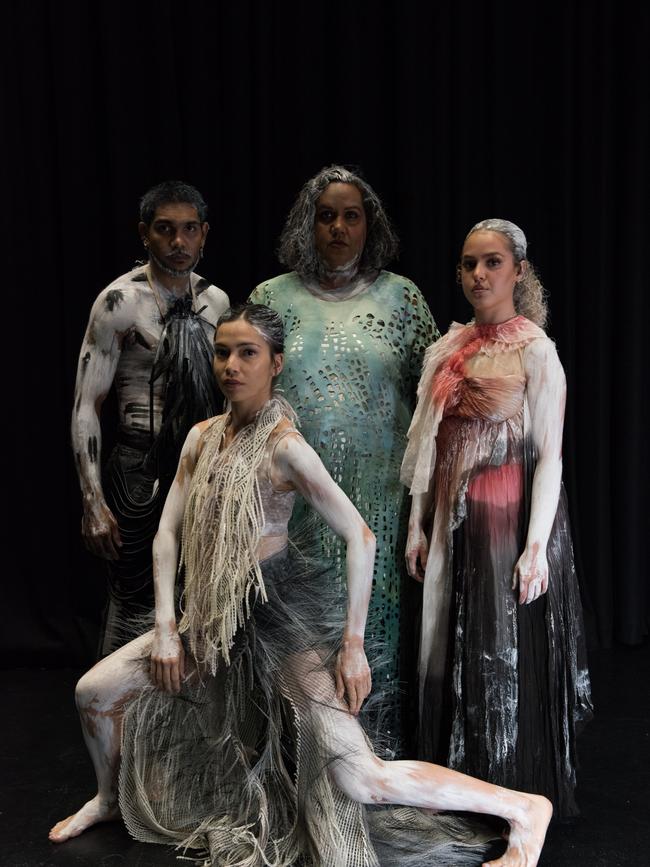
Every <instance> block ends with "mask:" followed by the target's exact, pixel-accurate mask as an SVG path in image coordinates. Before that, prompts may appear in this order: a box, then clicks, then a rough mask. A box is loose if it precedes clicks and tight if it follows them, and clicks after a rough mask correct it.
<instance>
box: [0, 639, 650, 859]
mask: <svg viewBox="0 0 650 867" xmlns="http://www.w3.org/2000/svg"><path fill="white" fill-rule="evenodd" d="M591 671H592V680H593V684H594V694H595V701H596V710H597V715H596V718H595V720H594V721H593V722H592V723H591V724H590V725H589V727H588V728H587V729H586V730H585V732H584V734H583V735H582V738H581V740H580V760H581V769H580V774H579V781H580V785H579V790H578V800H579V802H580V805H581V808H582V811H583V818H582V819H581V820H580V821H579V822H578V823H577V824H576V825H575V826H573V827H564V826H557V827H552V828H551V829H550V831H549V834H548V837H547V843H546V846H545V849H544V852H543V854H542V858H541V860H540V862H539V864H540V867H560V865H562V867H587V865H588V867H628V865H634V867H645V865H650V645H646V646H644V647H641V648H635V649H628V648H616V649H614V650H612V651H599V652H598V653H595V654H592V658H591ZM77 676H78V672H74V671H70V670H67V671H46V670H37V671H34V670H22V671H9V672H3V674H2V678H3V684H4V687H3V694H4V706H5V710H4V712H3V714H2V717H1V721H0V730H1V737H0V743H1V744H2V749H1V759H0V774H1V779H2V791H1V796H2V802H1V815H0V817H1V819H2V825H1V827H2V842H1V844H0V865H3V867H5V865H6V867H50V865H52V867H54V865H56V867H81V865H100V867H127V865H128V867H154V865H155V867H158V865H163V867H164V865H170V867H171V865H175V867H179V865H182V864H187V863H188V862H183V861H178V860H176V858H175V856H174V854H173V852H171V851H169V850H166V849H164V848H163V847H160V846H153V845H145V844H140V843H134V842H133V841H132V840H131V839H130V838H129V837H128V835H127V833H126V831H125V830H124V828H123V827H122V825H121V824H119V823H111V824H107V825H100V826H98V827H97V828H94V829H93V830H91V831H89V832H87V833H86V834H84V835H83V836H81V837H79V838H77V839H75V840H71V841H70V842H68V843H65V844H63V845H61V846H54V845H53V844H51V843H49V842H48V840H47V831H48V829H49V827H50V826H51V825H52V824H54V822H55V821H57V820H58V819H61V818H63V817H65V816H67V815H68V814H69V813H70V812H72V811H73V810H74V809H75V808H77V807H79V806H80V805H81V803H82V802H83V801H84V800H86V799H87V797H88V796H90V794H91V793H92V792H93V775H92V770H91V766H90V761H89V760H88V758H87V756H86V751H85V747H84V745H83V742H82V739H81V734H80V731H79V727H78V723H77V717H76V712H75V709H74V703H73V698H72V694H73V687H74V683H75V681H76V679H77Z"/></svg>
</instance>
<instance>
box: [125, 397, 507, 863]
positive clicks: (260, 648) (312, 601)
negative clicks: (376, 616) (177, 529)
mask: <svg viewBox="0 0 650 867" xmlns="http://www.w3.org/2000/svg"><path fill="white" fill-rule="evenodd" d="M287 412H288V410H287V408H286V405H285V404H284V402H283V401H281V400H278V399H275V400H273V401H271V403H270V404H268V405H267V406H266V408H265V409H264V410H263V411H262V412H261V413H260V414H259V416H258V418H257V420H256V422H255V423H254V424H252V425H251V426H250V427H249V428H246V429H244V430H243V431H241V432H240V434H239V435H238V436H237V437H236V438H235V439H234V440H233V442H232V443H231V445H230V446H229V447H228V448H227V449H225V450H223V451H220V450H219V447H220V444H221V435H222V433H223V430H224V429H225V424H226V423H227V419H220V420H216V421H215V423H214V425H213V426H212V427H211V428H210V430H209V432H208V434H207V438H206V441H205V444H204V448H203V453H202V456H201V459H200V462H199V464H200V465H197V468H196V470H195V477H194V480H193V484H192V490H191V494H190V501H189V504H188V509H187V514H186V517H185V536H184V560H185V563H186V568H187V570H188V571H189V572H191V573H193V575H192V576H190V578H191V581H192V584H191V585H188V587H187V588H186V592H185V612H186V614H185V617H184V622H185V623H186V624H187V626H186V631H185V633H184V640H185V642H186V644H187V645H190V644H191V643H193V645H194V646H195V647H196V649H197V652H198V654H197V656H194V655H192V654H188V665H189V668H190V670H191V672H192V673H191V674H190V676H189V677H188V678H187V679H186V681H185V683H184V684H183V687H182V691H181V693H180V694H179V695H170V694H168V693H165V692H162V691H160V690H158V689H156V688H154V687H151V688H147V689H146V690H144V691H143V692H142V693H141V694H140V695H139V696H138V697H137V698H136V699H135V700H134V701H133V702H132V703H131V704H130V705H129V707H128V710H127V712H126V715H125V718H124V726H123V744H122V765H121V772H120V807H121V811H122V815H123V817H124V820H125V822H126V824H127V827H128V829H129V831H130V832H131V834H132V835H133V836H134V837H136V839H138V840H142V841H149V842H156V843H168V844H170V843H171V844H174V845H176V846H177V847H178V848H179V851H180V852H181V853H182V854H184V855H185V856H186V857H194V858H196V860H197V861H198V862H199V863H201V864H211V865H214V867H217V865H220V867H221V865H231V867H235V865H236V867H263V865H266V867H290V865H294V864H303V865H323V867H371V865H378V864H379V863H384V859H383V856H382V858H381V859H380V858H379V857H378V855H377V851H376V850H375V839H376V840H377V845H378V846H379V850H378V851H382V852H384V851H385V852H386V853H392V856H391V857H393V856H394V855H395V853H396V852H397V853H400V852H401V853H402V854H403V855H404V856H406V855H408V859H409V864H410V865H412V867H424V865H434V867H435V865H439V867H443V865H445V867H450V865H464V864H467V865H478V864H480V863H481V860H482V856H483V853H484V851H485V848H486V845H485V844H486V840H487V839H489V838H491V837H493V836H494V835H493V834H491V833H490V832H486V831H485V829H479V830H478V831H477V830H476V829H474V828H472V827H471V826H470V825H468V823H467V822H465V821H463V820H461V819H457V818H453V817H442V818H441V817H438V816H428V815H426V814H420V813H417V818H416V819H414V816H415V815H416V811H412V810H407V811H404V810H396V811H393V810H383V809H382V810H380V811H377V812H374V811H373V813H372V815H371V816H370V820H369V814H367V812H366V809H365V808H364V807H363V806H362V805H360V804H358V803H356V802H354V801H351V800H350V799H349V798H348V797H346V796H345V795H344V794H343V793H342V792H341V791H340V790H339V789H338V788H337V787H336V786H335V785H334V784H333V783H332V782H331V778H330V774H329V773H328V768H330V767H331V766H332V765H333V763H335V762H337V761H341V760H344V759H345V760H348V759H350V760H353V759H354V753H355V749H358V748H359V745H360V744H361V745H364V746H365V744H366V743H367V742H366V740H365V736H364V734H363V731H362V729H361V728H360V727H359V726H355V727H354V733H355V734H354V739H356V745H355V743H351V742H350V743H348V742H347V741H346V742H345V743H343V742H342V741H341V737H340V731H341V728H342V726H341V723H342V721H343V720H349V719H350V717H349V715H348V714H347V713H346V712H345V711H342V710H340V708H339V707H338V706H337V701H336V697H335V683H334V677H333V666H334V660H335V658H336V652H337V649H338V645H339V642H340V637H341V635H342V630H343V623H342V621H341V618H340V615H339V613H338V612H339V610H340V608H339V606H338V605H337V604H335V601H336V599H337V593H338V587H337V584H336V581H335V580H333V572H332V571H331V570H330V571H327V570H323V568H322V567H319V566H318V564H316V563H315V562H314V561H311V560H309V559H308V558H305V557H304V556H303V555H301V554H299V553H297V552H296V551H295V550H293V549H292V550H291V551H289V550H287V549H285V550H284V551H283V552H280V553H279V554H277V555H275V556H273V557H271V558H269V559H267V560H265V561H264V562H262V563H261V564H260V563H258V562H257V561H256V559H255V557H254V551H255V546H256V544H257V540H259V534H260V531H261V529H262V527H263V525H264V511H265V509H264V507H265V501H264V497H263V496H260V482H261V480H262V479H261V474H262V473H263V468H264V466H265V460H264V454H265V451H267V450H268V449H269V448H272V447H273V440H270V438H271V435H272V432H273V429H274V427H275V426H276V425H277V422H278V421H279V419H280V418H281V417H282V416H283V415H284V414H285V413H287ZM264 489H265V490H268V488H266V486H265V488H264ZM231 496H232V497H234V500H233V501H232V502H231V500H230V498H231ZM275 496H279V495H277V494H275ZM213 500H214V501H215V503H213V502H212V501H213ZM266 505H267V506H270V505H271V504H270V503H269V502H268V501H267V502H266ZM269 511H270V508H269ZM287 520H288V515H287ZM222 522H223V523H224V524H225V525H226V528H227V531H228V532H224V531H222V527H221V526H220V525H221V524H222ZM229 535H231V536H233V537H237V538H229ZM201 543H202V544H203V547H204V549H205V550H200V548H201ZM222 544H223V545H224V546H225V547H224V550H223V551H217V550H215V547H216V546H219V545H222ZM231 560H232V562H230V561H231ZM215 564H220V565H219V567H218V568H223V569H225V570H226V571H225V572H216V571H213V567H214V568H215V569H216V568H217V567H216V566H215ZM224 575H226V576H227V580H228V581H231V582H232V586H225V584H224V580H223V576H224ZM202 582H205V583H207V584H208V585H209V587H210V588H211V589H212V590H213V591H214V592H215V594H219V598H220V599H221V600H222V603H221V604H223V608H220V607H219V606H218V605H217V604H216V602H215V601H214V600H210V599H207V598H206V595H205V593H204V592H203V591H204V588H203V587H202V586H201V584H202ZM190 587H191V588H192V589H190ZM222 612H223V613H224V617H223V622H222V621H221V620H220V613H222ZM200 616H205V617H206V623H207V624H208V629H207V634H206V635H205V636H203V634H202V632H201V622H200V619H199V618H200ZM142 662H143V664H144V665H147V664H148V660H143V661H142ZM370 828H372V831H371V830H370ZM385 863H391V861H390V857H388V855H387V860H386V862H385Z"/></svg>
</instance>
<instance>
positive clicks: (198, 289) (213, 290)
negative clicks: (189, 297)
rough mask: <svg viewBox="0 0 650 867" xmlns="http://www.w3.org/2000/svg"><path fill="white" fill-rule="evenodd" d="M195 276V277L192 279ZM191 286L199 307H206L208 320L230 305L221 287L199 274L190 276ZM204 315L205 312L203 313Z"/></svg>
mask: <svg viewBox="0 0 650 867" xmlns="http://www.w3.org/2000/svg"><path fill="white" fill-rule="evenodd" d="M194 278H196V279H194ZM192 287H193V289H194V292H195V294H196V300H197V303H198V306H199V307H207V308H208V311H209V313H210V314H211V315H210V316H208V318H209V319H210V320H214V321H213V324H215V323H216V320H217V319H218V318H219V316H221V314H222V313H224V312H225V311H226V310H227V309H228V308H229V307H230V300H229V298H228V296H227V295H226V293H225V292H224V291H223V289H219V287H218V286H215V285H214V283H210V281H209V280H207V279H206V278H205V277H201V275H200V274H194V275H193V277H192ZM204 315H205V314H204Z"/></svg>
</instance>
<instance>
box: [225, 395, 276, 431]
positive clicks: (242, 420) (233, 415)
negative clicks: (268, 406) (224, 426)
mask: <svg viewBox="0 0 650 867" xmlns="http://www.w3.org/2000/svg"><path fill="white" fill-rule="evenodd" d="M270 399H271V395H270V394H269V395H268V396H267V397H265V398H264V399H263V400H260V399H259V398H257V399H255V400H250V401H237V403H233V404H231V405H230V423H231V427H232V431H233V434H236V433H238V432H239V431H240V430H241V429H242V428H244V427H246V425H247V424H250V423H251V422H253V421H254V420H255V416H256V415H257V414H258V412H259V411H260V410H261V409H262V407H263V406H264V404H265V403H267V402H268V401H269V400H270Z"/></svg>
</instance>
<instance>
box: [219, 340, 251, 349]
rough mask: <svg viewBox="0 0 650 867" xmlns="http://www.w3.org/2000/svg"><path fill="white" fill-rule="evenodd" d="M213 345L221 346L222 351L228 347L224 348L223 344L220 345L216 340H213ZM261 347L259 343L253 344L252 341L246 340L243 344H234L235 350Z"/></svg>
mask: <svg viewBox="0 0 650 867" xmlns="http://www.w3.org/2000/svg"><path fill="white" fill-rule="evenodd" d="M214 345H215V346H222V347H223V348H224V349H228V347H227V346H226V344H225V343H220V342H219V341H218V340H215V342H214ZM261 345H262V344H261V343H253V341H251V340H247V341H245V343H236V344H235V349H241V348H242V346H261Z"/></svg>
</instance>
